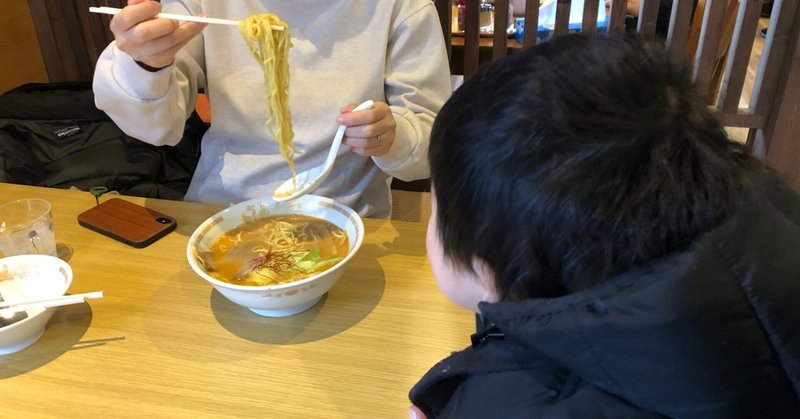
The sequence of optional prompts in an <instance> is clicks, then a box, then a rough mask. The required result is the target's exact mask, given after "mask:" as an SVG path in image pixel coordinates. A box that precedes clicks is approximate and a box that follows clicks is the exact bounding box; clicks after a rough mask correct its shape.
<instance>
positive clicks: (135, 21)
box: [109, 0, 206, 68]
mask: <svg viewBox="0 0 800 419" xmlns="http://www.w3.org/2000/svg"><path fill="white" fill-rule="evenodd" d="M160 12H161V3H159V2H157V1H152V0H128V5H127V6H126V7H125V8H124V9H122V11H121V12H119V13H118V14H116V15H114V17H113V18H112V19H111V25H109V28H110V29H111V32H112V33H113V34H114V40H116V42H117V48H119V49H120V50H121V51H124V52H125V53H127V54H128V55H130V56H131V57H133V59H134V60H136V61H138V62H140V63H143V64H145V65H147V66H149V67H153V68H162V67H166V66H168V65H170V64H172V62H173V61H174V60H175V54H177V53H178V50H180V49H181V48H183V46H184V45H186V44H187V43H188V42H189V41H190V40H191V39H192V38H194V36H195V35H197V34H198V33H200V31H202V30H203V28H205V27H206V24H205V23H197V22H184V23H182V24H180V23H178V22H177V21H174V20H172V19H156V15H157V14H158V13H160Z"/></svg>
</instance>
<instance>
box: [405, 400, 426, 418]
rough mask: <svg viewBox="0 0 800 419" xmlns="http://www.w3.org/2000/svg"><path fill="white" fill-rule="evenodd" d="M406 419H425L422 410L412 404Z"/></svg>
mask: <svg viewBox="0 0 800 419" xmlns="http://www.w3.org/2000/svg"><path fill="white" fill-rule="evenodd" d="M408 418H409V419H427V417H426V416H425V414H424V413H422V410H420V408H419V407H417V406H414V405H413V404H412V405H411V406H409V408H408Z"/></svg>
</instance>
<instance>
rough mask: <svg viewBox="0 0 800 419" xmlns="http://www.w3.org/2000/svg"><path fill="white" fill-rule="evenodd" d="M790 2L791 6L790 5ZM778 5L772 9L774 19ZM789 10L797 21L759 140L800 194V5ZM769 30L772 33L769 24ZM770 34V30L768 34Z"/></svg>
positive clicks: (789, 15) (787, 15) (772, 163)
mask: <svg viewBox="0 0 800 419" xmlns="http://www.w3.org/2000/svg"><path fill="white" fill-rule="evenodd" d="M788 3H791V5H789V4H788ZM777 6H778V4H777V3H776V4H775V6H773V16H774V13H775V7H777ZM784 7H786V9H784V10H782V11H781V14H782V15H783V17H785V18H786V19H787V20H789V21H793V22H795V23H794V25H792V26H791V28H792V31H791V32H789V33H788V34H787V42H788V43H789V48H788V52H789V54H787V55H786V58H785V59H786V64H787V65H785V66H784V71H782V72H781V76H780V86H781V87H782V88H781V89H779V91H778V92H777V95H776V96H775V98H774V103H773V107H772V109H771V111H770V114H769V119H768V122H767V126H766V128H764V129H763V130H759V131H757V132H758V134H759V135H758V138H759V139H760V141H761V142H763V143H764V145H765V146H766V148H765V152H764V155H765V159H766V162H767V164H769V165H770V166H771V167H772V168H774V169H775V170H776V171H777V172H778V174H780V175H781V177H782V178H783V179H784V180H785V181H786V182H787V183H788V184H789V186H790V187H792V189H794V190H795V191H797V192H800V162H798V160H800V140H799V139H798V135H797V133H798V132H800V117H798V115H800V95H798V94H797V92H800V25H798V24H797V22H800V6H798V2H797V1H795V0H789V1H787V0H784ZM784 13H785V15H784ZM769 30H770V31H771V30H772V26H771V24H770V27H769ZM768 33H769V31H768Z"/></svg>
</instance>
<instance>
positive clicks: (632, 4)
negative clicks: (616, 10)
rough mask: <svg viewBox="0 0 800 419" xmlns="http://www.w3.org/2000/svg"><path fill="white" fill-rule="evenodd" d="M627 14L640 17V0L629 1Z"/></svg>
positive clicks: (626, 6)
mask: <svg viewBox="0 0 800 419" xmlns="http://www.w3.org/2000/svg"><path fill="white" fill-rule="evenodd" d="M625 13H627V14H629V15H631V16H639V0H628V2H627V3H626V4H625Z"/></svg>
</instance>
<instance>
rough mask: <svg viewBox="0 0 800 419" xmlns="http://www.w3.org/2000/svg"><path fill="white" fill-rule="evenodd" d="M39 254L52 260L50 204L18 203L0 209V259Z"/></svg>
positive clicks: (53, 253)
mask: <svg viewBox="0 0 800 419" xmlns="http://www.w3.org/2000/svg"><path fill="white" fill-rule="evenodd" d="M27 254H41V255H50V256H56V236H55V232H54V231H53V215H52V213H51V207H50V203H49V202H47V201H45V200H44V199H20V200H18V201H12V202H9V203H7V204H4V205H2V206H0V257H6V256H15V255H27Z"/></svg>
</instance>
